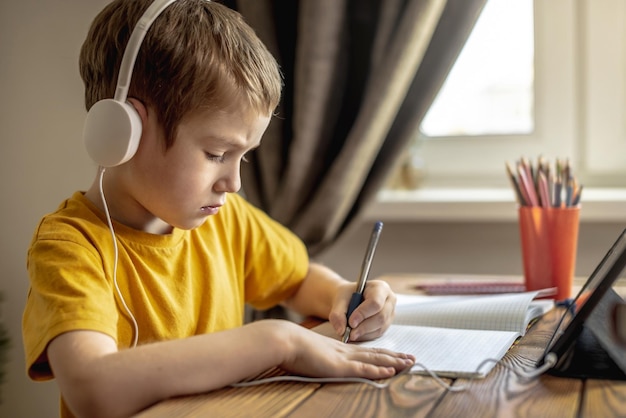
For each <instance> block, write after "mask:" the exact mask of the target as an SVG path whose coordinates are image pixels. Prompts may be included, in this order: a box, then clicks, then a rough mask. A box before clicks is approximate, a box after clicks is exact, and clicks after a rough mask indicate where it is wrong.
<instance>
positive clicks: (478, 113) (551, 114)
mask: <svg viewBox="0 0 626 418" xmlns="http://www.w3.org/2000/svg"><path fill="white" fill-rule="evenodd" d="M511 14H512V20H511V21H509V22H507V23H504V22H505V20H506V19H507V17H506V16H507V15H511ZM502 25H505V27H506V28H507V32H508V33H507V35H513V36H512V37H511V38H510V40H509V39H508V38H507V40H506V41H505V42H506V44H505V45H504V46H503V45H502V42H500V41H501V40H503V39H504V36H503V35H502V36H501V35H493V33H498V30H500V31H501V26H502ZM530 28H532V31H531V30H530ZM494 31H495V32H494ZM490 33H491V35H490ZM495 38H503V39H495ZM503 47H504V48H505V49H504V51H503V50H502V49H501V48H503ZM507 47H508V49H507ZM498 48H500V49H498ZM476 63H478V64H476ZM505 64H506V65H509V64H511V65H512V66H513V67H510V66H506V65H505ZM476 65H478V67H476ZM530 65H532V67H530V68H529V66H530ZM485 67H488V69H489V70H492V71H494V74H492V75H489V76H488V77H487V76H486V75H484V74H483V73H482V69H485ZM485 71H486V69H485ZM493 80H496V81H497V83H495V84H494V83H491V84H486V83H485V81H489V82H491V81H493ZM463 94H466V96H462V95H463ZM485 98H488V99H489V100H483V99H485ZM494 100H495V101H494ZM494 103H495V105H494ZM412 152H413V161H415V165H416V166H418V168H419V169H420V170H421V173H422V175H423V182H422V185H423V187H425V188H428V187H434V188H438V187H507V186H508V184H507V179H506V176H505V170H504V163H505V161H514V160H517V159H518V158H520V157H521V156H526V157H528V158H532V159H534V158H536V157H538V156H539V155H541V156H544V157H546V158H547V159H549V160H552V161H554V159H556V158H569V160H570V162H571V163H572V165H573V166H574V167H575V168H576V171H577V173H578V176H579V178H581V179H582V180H583V182H584V183H585V187H586V188H588V187H609V186H611V187H625V186H626V2H624V1H623V0H550V1H542V0H535V1H534V2H533V1H532V0H516V1H514V2H511V1H510V0H488V3H487V4H486V6H485V9H484V14H483V15H481V17H480V18H479V20H478V21H477V24H476V26H475V28H474V31H473V33H472V35H471V36H470V38H469V39H468V42H467V44H466V47H465V48H464V50H463V51H462V53H461V55H460V56H459V59H458V60H457V63H456V64H455V67H454V68H453V70H452V71H451V73H450V75H449V77H448V80H447V81H446V83H445V85H444V87H443V88H442V91H441V92H440V94H439V96H438V98H437V99H436V101H435V102H434V103H433V105H432V107H431V109H430V111H429V112H428V114H427V116H426V118H425V119H424V121H423V124H422V127H421V130H420V133H419V135H417V137H416V142H415V144H414V147H413V151H412Z"/></svg>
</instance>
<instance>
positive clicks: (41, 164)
mask: <svg viewBox="0 0 626 418" xmlns="http://www.w3.org/2000/svg"><path fill="white" fill-rule="evenodd" d="M106 3H108V1H107V0H90V1H84V0H46V1H38V0H20V1H2V2H0V57H1V58H0V60H1V61H0V91H1V92H2V95H3V99H2V100H1V101H0V156H1V158H2V164H0V196H2V203H0V205H1V206H0V215H1V216H0V231H2V240H1V244H0V245H1V251H0V265H1V266H2V273H1V279H0V292H1V293H2V295H3V302H1V303H0V318H1V320H2V321H3V322H4V323H5V324H6V326H7V327H8V328H9V332H10V337H11V340H12V349H11V351H10V353H9V355H10V358H11V362H10V364H9V367H8V376H7V382H6V383H5V384H4V385H3V387H2V398H3V399H2V403H1V404H0V416H2V417H12V418H13V417H16V418H19V417H54V416H57V415H58V413H57V411H58V393H57V390H56V385H55V383H53V382H48V383H33V382H30V381H29V380H28V379H27V378H26V375H25V367H24V356H23V353H22V341H21V331H20V321H21V315H22V309H23V306H24V300H25V297H26V292H27V286H28V278H27V275H26V251H27V248H28V244H29V241H30V238H31V236H32V234H33V231H34V229H35V226H36V225H37V222H38V220H39V218H41V216H42V215H44V214H45V213H47V212H50V211H52V210H54V209H55V208H56V207H57V205H58V204H59V203H60V202H61V200H62V199H64V198H65V197H67V196H69V195H70V194H71V193H72V192H73V191H74V190H76V189H83V190H84V189H86V188H87V187H88V185H89V184H90V183H91V180H92V178H93V176H94V174H95V167H94V166H93V165H92V164H91V162H90V161H89V160H88V158H87V157H86V153H85V151H84V149H83V145H82V142H81V141H82V139H81V131H82V123H83V119H84V115H85V112H84V110H83V105H82V83H81V81H80V78H79V76H78V64H77V63H78V61H77V57H78V51H79V49H80V46H81V44H82V41H83V38H84V36H85V34H86V33H87V29H88V27H89V24H90V22H91V19H93V17H94V16H95V14H96V13H97V12H98V11H99V10H100V9H101V8H102V7H103V6H104V5H105V4H106Z"/></svg>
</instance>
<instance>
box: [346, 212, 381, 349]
mask: <svg viewBox="0 0 626 418" xmlns="http://www.w3.org/2000/svg"><path fill="white" fill-rule="evenodd" d="M382 230H383V223H382V222H381V221H378V222H376V223H375V224H374V230H373V231H372V236H371V237H370V242H369V244H368V246H367V252H366V253H365V258H364V259H363V265H362V266H361V276H360V277H359V281H358V283H357V285H356V292H354V293H353V294H352V297H351V298H350V303H349V304H348V312H346V331H345V332H344V333H343V338H342V341H343V342H344V343H346V342H348V339H349V338H350V331H352V328H351V327H350V325H348V324H347V321H349V320H350V316H351V315H352V312H354V310H355V309H356V308H357V306H359V305H360V304H361V302H363V290H365V282H367V277H368V276H369V273H370V267H372V260H373V259H374V252H375V251H376V246H377V245H378V239H379V238H380V232H381V231H382Z"/></svg>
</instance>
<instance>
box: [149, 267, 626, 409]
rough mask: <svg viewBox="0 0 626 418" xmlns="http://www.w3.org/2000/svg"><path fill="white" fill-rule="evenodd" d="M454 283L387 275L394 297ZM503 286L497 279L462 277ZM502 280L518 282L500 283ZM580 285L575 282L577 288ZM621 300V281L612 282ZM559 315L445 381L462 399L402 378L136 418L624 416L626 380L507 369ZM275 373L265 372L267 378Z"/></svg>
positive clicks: (180, 405)
mask: <svg viewBox="0 0 626 418" xmlns="http://www.w3.org/2000/svg"><path fill="white" fill-rule="evenodd" d="M452 277H454V279H457V278H458V277H459V276H449V277H444V276H436V277H433V276H432V275H430V276H420V275H405V276H385V277H383V279H385V280H387V281H388V282H389V283H390V284H391V285H392V288H394V290H396V291H397V292H399V293H400V292H401V293H409V292H415V289H414V286H415V284H417V283H418V282H420V283H423V282H427V281H431V280H432V281H442V280H444V281H445V280H448V279H450V278H452ZM464 279H480V280H501V279H502V277H495V276H493V277H485V276H480V277H478V276H464ZM506 280H519V279H518V278H506ZM581 283H582V281H581V280H577V281H576V283H575V289H576V288H578V287H579V286H580V284H581ZM618 293H620V294H621V295H626V281H624V280H620V282H619V283H618ZM557 319H558V312H557V311H556V310H553V311H551V312H549V313H548V314H546V316H544V318H542V319H541V320H540V321H538V322H537V323H535V324H534V325H533V326H532V327H531V328H530V330H529V331H528V332H527V333H526V335H525V336H524V337H523V338H522V339H521V340H520V341H519V343H518V344H516V345H514V346H513V347H512V348H511V350H509V352H508V353H507V354H506V355H505V357H504V359H503V360H502V362H501V363H503V364H498V365H497V366H496V367H495V368H494V369H493V370H492V371H491V373H490V374H489V375H488V376H487V377H486V378H484V379H475V380H468V379H444V380H445V381H446V382H447V383H449V384H451V385H453V386H456V387H458V386H461V385H463V386H466V387H467V388H466V390H464V391H462V392H449V391H446V390H445V389H444V388H443V387H442V386H440V385H439V384H437V382H436V381H435V380H434V379H433V378H431V377H425V376H418V375H402V376H398V377H395V378H393V379H391V382H390V386H389V387H388V388H386V389H376V388H374V387H371V386H369V385H366V384H361V383H332V384H318V383H294V382H279V383H270V384H265V385H260V386H253V387H247V388H230V387H229V388H225V389H221V390H217V391H213V392H210V393H206V394H202V395H196V396H187V397H181V398H176V399H170V400H166V401H163V402H161V403H159V404H157V405H155V406H153V407H151V408H149V409H147V410H146V411H144V412H142V413H140V414H138V415H137V417H140V418H156V417H167V418H169V417H205V416H206V417H208V416H211V417H258V418H262V417H268V418H269V417H271V418H275V417H314V418H322V417H394V418H395V417H593V418H597V417H619V416H622V417H626V381H611V380H591V379H588V380H583V379H570V378H560V377H554V376H550V375H545V374H544V375H542V376H541V377H539V378H537V379H533V380H520V379H519V378H518V377H517V376H516V375H515V374H514V373H513V372H512V371H510V370H509V369H508V368H507V367H505V365H509V366H514V367H520V366H521V367H528V368H532V367H533V365H534V364H535V362H536V361H537V360H538V359H539V357H540V356H541V355H542V353H543V350H544V347H545V346H546V345H547V343H548V339H549V337H550V335H551V332H552V330H553V329H554V327H555V326H556V321H557ZM277 373H279V372H278V371H277V370H270V371H268V373H267V374H266V375H272V374H277Z"/></svg>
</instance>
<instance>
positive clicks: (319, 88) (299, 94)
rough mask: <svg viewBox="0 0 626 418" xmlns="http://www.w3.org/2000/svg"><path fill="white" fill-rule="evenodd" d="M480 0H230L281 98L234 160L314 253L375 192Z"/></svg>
mask: <svg viewBox="0 0 626 418" xmlns="http://www.w3.org/2000/svg"><path fill="white" fill-rule="evenodd" d="M486 1H487V0H448V1H446V0H236V1H230V2H229V1H224V3H226V4H227V5H229V6H230V7H232V8H235V9H237V10H238V11H239V12H240V13H241V14H242V15H243V16H244V17H245V19H246V20H247V21H248V23H249V24H250V25H251V26H252V27H253V28H254V29H255V30H256V32H257V34H258V35H259V36H260V37H261V39H263V41H264V42H265V44H266V45H267V46H268V48H269V49H270V50H271V51H272V53H273V54H274V55H275V56H276V57H277V59H278V61H279V63H280V65H281V68H282V71H283V74H284V77H285V87H284V91H283V98H282V102H281V104H280V105H279V108H278V110H277V115H276V116H275V117H274V118H273V120H272V122H271V123H270V126H269V127H268V130H267V132H266V134H265V136H264V138H263V142H262V145H261V147H260V148H259V149H258V150H257V151H256V152H255V153H254V154H253V155H252V159H251V162H250V164H244V165H243V169H242V181H243V191H244V193H245V195H246V197H247V198H248V199H249V200H250V201H251V202H252V203H253V204H255V205H257V206H259V207H260V208H262V209H263V210H265V211H266V212H267V213H268V214H269V215H270V216H272V217H273V218H274V219H276V220H278V221H279V222H281V223H282V224H284V225H285V226H287V227H289V228H290V229H291V230H292V231H294V232H295V233H296V234H297V235H299V236H300V237H301V238H302V239H303V240H304V242H305V243H306V244H307V247H308V248H309V251H310V254H311V255H312V256H315V255H316V254H318V253H320V252H321V251H322V250H323V249H324V248H326V247H327V246H328V245H329V244H331V243H332V242H333V241H335V240H336V239H337V238H338V237H339V236H340V235H341V234H342V233H343V232H344V231H345V230H346V229H347V227H348V226H349V225H350V223H351V222H352V221H354V220H355V219H356V218H357V216H358V214H359V212H360V210H361V209H362V208H363V207H364V206H365V205H367V203H368V202H370V201H371V200H372V199H374V198H375V195H376V192H377V191H378V190H379V189H380V188H381V187H382V186H383V184H384V183H385V181H386V179H387V177H388V175H389V174H390V172H391V171H392V170H393V169H394V168H395V167H396V166H397V164H398V163H399V160H400V156H401V155H402V154H403V151H404V150H405V149H406V147H407V145H408V144H409V141H410V140H411V138H412V137H414V135H415V133H416V132H417V129H418V127H419V124H420V122H421V120H422V118H423V117H424V114H425V112H426V111H427V109H428V107H429V106H430V104H431V103H432V101H433V99H434V97H435V95H436V94H437V92H438V90H439V89H440V87H441V85H442V84H443V81H444V80H445V77H446V76H447V74H448V72H449V70H450V68H451V66H452V64H453V63H454V61H455V60H456V57H457V56H458V54H459V52H460V50H461V48H462V46H463V45H464V43H465V40H466V39H467V36H468V35H469V33H470V32H471V30H472V28H473V26H474V23H475V21H476V19H477V17H478V15H479V14H480V12H481V10H482V7H483V6H484V4H485V2H486Z"/></svg>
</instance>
